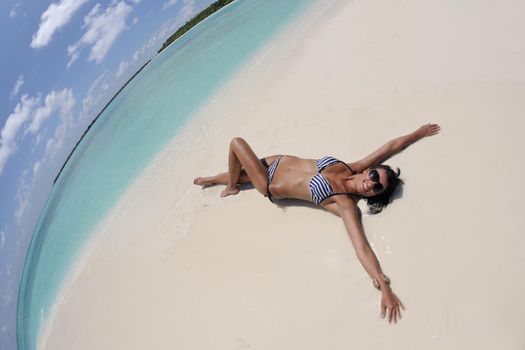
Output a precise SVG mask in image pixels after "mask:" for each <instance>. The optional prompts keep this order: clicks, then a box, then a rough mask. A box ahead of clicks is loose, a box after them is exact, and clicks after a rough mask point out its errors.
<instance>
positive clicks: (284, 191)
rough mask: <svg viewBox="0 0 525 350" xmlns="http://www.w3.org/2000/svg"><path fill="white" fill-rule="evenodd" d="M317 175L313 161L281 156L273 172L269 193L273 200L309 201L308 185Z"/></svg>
mask: <svg viewBox="0 0 525 350" xmlns="http://www.w3.org/2000/svg"><path fill="white" fill-rule="evenodd" d="M316 173H317V166H316V164H315V160H314V159H303V158H299V157H295V156H287V155H285V156H283V157H282V158H281V160H280V162H279V165H278V166H277V169H276V170H275V174H274V175H273V179H272V183H271V184H270V192H271V193H272V196H273V197H274V198H278V199H279V198H297V199H304V200H311V195H310V188H309V183H310V179H311V178H312V176H314V175H315V174H316Z"/></svg>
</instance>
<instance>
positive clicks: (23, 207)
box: [15, 169, 31, 225]
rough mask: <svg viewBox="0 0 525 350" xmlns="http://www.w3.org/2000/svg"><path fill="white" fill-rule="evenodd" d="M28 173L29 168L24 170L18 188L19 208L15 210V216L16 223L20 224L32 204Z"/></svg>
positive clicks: (16, 197)
mask: <svg viewBox="0 0 525 350" xmlns="http://www.w3.org/2000/svg"><path fill="white" fill-rule="evenodd" d="M27 174H28V170H27V169H26V170H25V171H23V172H22V176H21V177H20V181H19V183H18V189H17V190H16V196H15V199H16V202H17V208H16V211H15V218H16V223H17V224H18V225H20V223H21V222H22V219H23V218H24V215H25V213H26V211H27V209H29V204H30V201H29V199H30V197H31V188H30V186H29V182H28V181H27Z"/></svg>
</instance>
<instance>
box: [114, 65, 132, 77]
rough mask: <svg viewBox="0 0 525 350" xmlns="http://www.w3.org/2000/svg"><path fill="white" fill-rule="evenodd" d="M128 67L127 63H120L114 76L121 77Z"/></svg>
mask: <svg viewBox="0 0 525 350" xmlns="http://www.w3.org/2000/svg"><path fill="white" fill-rule="evenodd" d="M128 66H129V62H128V61H123V62H120V65H119V66H118V70H117V73H115V76H116V77H117V78H120V77H121V76H122V74H124V72H125V71H126V69H127V68H128Z"/></svg>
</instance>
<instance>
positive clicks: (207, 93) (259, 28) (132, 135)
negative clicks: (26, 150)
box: [17, 0, 313, 350]
mask: <svg viewBox="0 0 525 350" xmlns="http://www.w3.org/2000/svg"><path fill="white" fill-rule="evenodd" d="M312 1H313V0H237V1H235V2H234V3H233V4H231V5H229V6H227V7H226V8H224V9H222V10H221V11H219V12H218V13H216V14H214V15H213V16H211V17H210V18H208V19H207V20H205V21H204V22H202V23H201V24H200V25H198V26H197V27H195V28H193V29H192V30H191V31H189V32H188V33H186V35H184V36H183V37H181V38H180V39H179V40H178V41H177V42H175V43H174V44H173V45H172V46H170V47H169V48H168V49H166V50H165V51H164V52H163V53H162V54H161V55H160V56H158V57H157V58H156V59H155V60H153V61H152V62H151V63H150V64H149V65H148V66H147V67H146V68H145V69H144V70H143V71H142V72H140V73H139V74H138V75H137V76H136V77H135V78H134V79H133V80H132V81H131V82H130V83H129V84H128V86H126V88H125V89H124V90H123V91H122V92H121V93H120V94H119V95H118V96H117V97H116V98H115V99H114V100H113V101H112V103H111V104H110V105H109V106H108V108H107V109H106V110H105V111H104V113H103V114H102V115H101V116H100V118H99V119H98V120H97V122H96V123H95V124H94V126H93V127H92V128H91V130H90V131H89V133H88V134H87V135H86V137H85V138H84V139H83V140H82V142H81V144H80V145H79V147H78V148H77V150H76V151H75V153H74V154H73V156H72V157H71V159H70V160H69V162H68V164H67V166H66V167H65V168H64V170H63V172H62V174H61V176H60V178H59V180H58V181H57V183H56V184H55V186H54V188H53V190H52V192H51V194H50V197H49V199H48V202H47V204H46V206H45V208H44V210H43V212H42V214H41V217H40V219H39V222H38V225H37V227H36V230H35V233H34V236H33V240H32V242H31V246H30V249H29V252H28V256H27V258H26V263H25V267H24V272H23V276H22V282H21V286H20V292H19V301H18V324H17V329H18V346H19V349H21V350H24V349H35V348H36V347H37V340H38V335H39V333H40V331H41V329H42V326H43V325H44V324H45V322H46V321H47V320H48V317H49V313H50V310H51V307H52V305H53V304H54V303H55V298H56V297H57V295H58V293H59V291H60V288H61V286H62V284H63V281H64V278H65V277H66V276H67V274H68V272H69V271H70V269H71V267H72V265H73V263H74V262H75V259H76V258H77V257H78V254H79V253H80V252H81V250H82V247H83V246H84V245H85V244H86V242H87V241H88V239H89V237H90V234H91V233H92V232H93V230H94V228H95V226H96V225H97V223H99V222H101V221H102V220H103V219H104V218H105V216H106V214H107V213H108V212H109V210H110V209H111V208H112V206H113V205H114V204H115V202H116V201H117V200H118V199H119V197H120V196H121V194H122V193H123V192H124V190H125V189H126V187H127V186H128V185H129V184H130V183H131V182H132V181H133V179H134V178H135V177H136V176H137V175H139V174H140V172H141V170H142V169H144V168H145V167H146V166H147V164H148V163H149V162H150V161H151V160H152V159H153V158H154V156H155V155H156V154H157V153H158V152H159V151H160V150H161V149H162V148H163V147H164V146H165V145H166V144H167V143H168V142H169V141H170V140H171V139H172V138H173V137H175V136H176V135H177V132H178V131H179V130H180V129H181V127H182V126H183V125H184V124H185V123H187V122H188V120H190V119H191V117H192V115H193V114H194V113H195V112H196V110H197V109H198V108H199V107H201V106H203V105H204V104H205V103H206V101H207V100H208V99H209V98H210V97H211V95H212V94H213V93H214V92H216V91H217V89H218V88H220V87H221V86H222V85H223V84H224V83H225V82H227V81H228V80H229V79H230V78H231V77H232V76H233V74H235V73H236V72H237V71H238V70H239V68H240V67H241V66H242V64H243V63H244V62H246V61H247V59H249V58H250V57H251V55H253V54H254V53H255V52H256V51H257V50H258V49H259V48H261V46H262V45H263V44H264V43H265V42H267V41H268V40H269V39H270V38H271V37H272V36H273V35H275V34H276V33H278V32H279V30H281V29H282V28H284V26H285V25H286V24H287V23H289V22H290V21H292V20H293V19H294V18H295V17H296V16H298V15H299V14H300V13H302V11H303V10H304V9H306V8H307V6H308V5H309V4H310V3H311V2H312Z"/></svg>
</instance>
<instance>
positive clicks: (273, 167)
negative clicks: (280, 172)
mask: <svg viewBox="0 0 525 350" xmlns="http://www.w3.org/2000/svg"><path fill="white" fill-rule="evenodd" d="M282 157H283V156H279V158H277V159H276V160H274V161H273V163H272V164H271V165H268V162H266V159H264V158H262V159H260V161H261V163H262V165H264V167H265V168H266V169H268V185H267V186H266V197H268V199H269V200H270V202H272V203H273V199H272V193H271V192H270V184H271V183H272V179H273V175H274V174H275V170H276V169H277V166H278V165H279V161H280V160H281V158H282Z"/></svg>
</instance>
